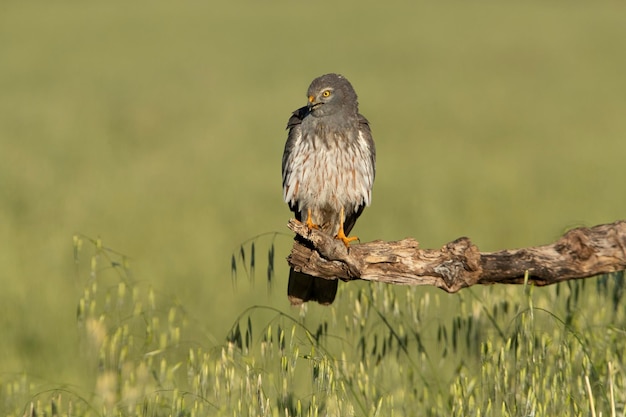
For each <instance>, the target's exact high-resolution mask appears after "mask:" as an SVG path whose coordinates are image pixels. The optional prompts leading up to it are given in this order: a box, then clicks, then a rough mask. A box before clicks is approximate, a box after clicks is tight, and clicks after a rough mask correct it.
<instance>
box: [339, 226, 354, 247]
mask: <svg viewBox="0 0 626 417" xmlns="http://www.w3.org/2000/svg"><path fill="white" fill-rule="evenodd" d="M335 238H336V239H340V240H341V241H342V242H343V244H344V245H346V248H349V247H350V242H354V241H355V240H359V238H358V237H356V236H350V237H348V236H346V234H345V233H344V232H343V227H342V228H341V229H339V233H337V236H335Z"/></svg>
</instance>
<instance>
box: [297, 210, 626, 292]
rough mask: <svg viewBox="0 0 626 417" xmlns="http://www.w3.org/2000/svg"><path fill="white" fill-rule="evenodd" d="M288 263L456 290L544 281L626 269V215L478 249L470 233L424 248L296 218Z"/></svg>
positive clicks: (323, 272) (345, 276) (326, 273)
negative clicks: (338, 232)
mask: <svg viewBox="0 0 626 417" xmlns="http://www.w3.org/2000/svg"><path fill="white" fill-rule="evenodd" d="M288 226H289V228H290V229H291V230H293V231H294V232H295V233H296V234H297V235H299V236H300V237H302V238H303V240H302V241H300V240H295V241H294V246H293V249H292V251H291V255H289V257H288V258H287V261H288V262H289V265H291V266H292V267H293V268H295V269H296V270H299V271H302V272H305V273H307V274H310V275H314V276H317V277H321V278H326V279H342V280H345V281H349V280H354V279H363V280H368V281H378V282H386V283H389V284H403V285H434V286H436V287H439V288H441V289H443V290H445V291H447V292H451V293H452V292H456V291H459V290H460V289H462V288H465V287H470V286H472V285H476V284H495V283H500V284H522V283H524V276H525V274H526V271H528V275H529V277H528V282H529V283H531V284H535V285H539V286H543V285H549V284H555V283H557V282H561V281H567V280H571V279H579V278H586V277H591V276H595V275H599V274H605V273H609V272H615V271H621V270H624V269H626V221H616V222H615V223H611V224H603V225H599V226H594V227H589V228H588V227H580V228H576V229H572V230H570V231H569V232H567V233H565V234H564V235H563V236H562V237H561V238H560V239H559V240H558V241H556V242H554V243H552V244H550V245H543V246H535V247H530V248H524V249H512V250H502V251H498V252H480V251H479V250H478V248H477V247H476V246H475V245H474V244H473V243H472V242H471V241H470V240H469V239H468V238H466V237H462V238H459V239H457V240H455V241H453V242H450V243H448V244H446V245H445V246H443V247H442V248H441V249H420V248H419V244H418V242H417V241H416V240H414V239H404V240H400V241H396V242H383V241H380V240H377V241H373V242H367V243H362V244H354V245H351V246H350V248H349V249H346V247H345V246H344V245H343V243H342V242H341V241H339V240H337V239H334V238H333V237H331V236H329V235H327V234H325V233H323V232H321V231H319V230H309V229H308V228H307V227H306V226H305V225H304V224H302V223H300V222H298V221H297V220H291V221H290V222H289V225H288Z"/></svg>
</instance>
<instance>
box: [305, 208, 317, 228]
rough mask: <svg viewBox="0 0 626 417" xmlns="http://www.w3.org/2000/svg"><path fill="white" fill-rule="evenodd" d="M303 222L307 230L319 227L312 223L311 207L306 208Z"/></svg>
mask: <svg viewBox="0 0 626 417" xmlns="http://www.w3.org/2000/svg"><path fill="white" fill-rule="evenodd" d="M304 224H306V227H308V228H309V230H312V229H319V228H320V227H319V226H318V225H316V224H315V223H313V220H312V219H311V209H308V210H307V216H306V222H304Z"/></svg>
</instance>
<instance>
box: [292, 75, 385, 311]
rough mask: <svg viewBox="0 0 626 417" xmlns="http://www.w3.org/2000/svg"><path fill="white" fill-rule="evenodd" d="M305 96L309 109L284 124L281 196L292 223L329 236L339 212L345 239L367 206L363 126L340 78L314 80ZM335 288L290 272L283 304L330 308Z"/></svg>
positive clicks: (370, 154) (371, 163) (371, 164)
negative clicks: (292, 216)
mask: <svg viewBox="0 0 626 417" xmlns="http://www.w3.org/2000/svg"><path fill="white" fill-rule="evenodd" d="M307 96H308V98H309V104H308V105H307V106H305V107H302V108H300V109H298V110H296V111H295V112H293V114H292V116H291V118H290V119H289V122H288V123H287V129H288V130H289V134H288V138H287V143H286V144H285V151H284V153H283V160H282V172H283V196H284V199H285V201H286V202H287V203H288V204H289V207H290V209H291V210H292V211H293V212H294V213H295V216H296V218H297V219H298V220H300V221H305V220H309V222H310V224H315V225H316V226H317V227H319V229H320V230H322V231H323V232H325V233H328V234H330V235H332V236H337V235H338V233H340V229H341V212H342V210H343V213H344V221H343V232H344V233H345V235H348V233H350V230H351V229H352V227H353V226H354V223H355V222H356V220H357V218H358V217H359V216H360V215H361V213H362V212H363V209H364V208H365V206H368V205H369V204H370V202H371V191H372V186H373V183H374V176H375V163H376V150H375V146H374V140H373V138H372V134H371V131H370V127H369V123H368V121H367V119H365V117H363V116H362V115H361V114H359V112H358V101H357V95H356V93H355V91H354V89H353V88H352V85H351V84H350V82H349V81H348V80H347V79H346V78H345V77H343V76H341V75H338V74H326V75H323V76H321V77H318V78H316V79H315V80H313V82H312V83H311V85H310V87H309V89H308V93H307ZM309 211H310V218H309ZM344 242H346V245H347V244H348V243H347V242H348V240H344ZM337 283H338V281H337V280H326V279H323V278H315V277H312V276H310V275H306V274H302V273H300V272H296V271H293V270H291V271H290V274H289V287H288V295H289V299H290V301H291V302H292V303H293V304H300V303H302V302H305V301H318V302H320V303H322V304H330V303H332V302H333V300H334V298H335V294H336V292H337Z"/></svg>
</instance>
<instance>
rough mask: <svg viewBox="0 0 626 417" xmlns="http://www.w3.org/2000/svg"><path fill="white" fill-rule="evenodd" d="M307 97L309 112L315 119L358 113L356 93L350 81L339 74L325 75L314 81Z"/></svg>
mask: <svg viewBox="0 0 626 417" xmlns="http://www.w3.org/2000/svg"><path fill="white" fill-rule="evenodd" d="M307 96H308V99H309V103H308V107H309V110H310V111H311V114H312V115H313V116H316V117H322V116H328V115H333V114H356V113H357V112H358V103H357V96H356V92H355V91H354V88H352V84H350V81H348V80H347V79H346V78H345V77H343V76H341V75H339V74H326V75H322V76H321V77H318V78H316V79H314V80H313V82H312V83H311V85H310V86H309V90H308V92H307Z"/></svg>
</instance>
